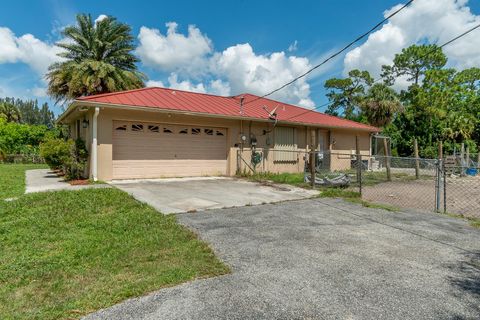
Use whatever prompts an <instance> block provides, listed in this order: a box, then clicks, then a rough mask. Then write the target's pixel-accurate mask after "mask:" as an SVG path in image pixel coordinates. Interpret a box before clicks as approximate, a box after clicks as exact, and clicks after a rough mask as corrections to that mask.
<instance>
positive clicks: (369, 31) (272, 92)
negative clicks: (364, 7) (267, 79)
mask: <svg viewBox="0 0 480 320" xmlns="http://www.w3.org/2000/svg"><path fill="white" fill-rule="evenodd" d="M413 1H415V0H410V1H408V2H407V3H406V4H405V5H403V6H402V7H401V8H399V9H398V10H396V11H395V12H393V13H391V14H390V15H389V16H388V17H386V18H385V19H383V20H382V21H380V22H379V23H377V24H376V25H375V26H374V27H372V28H371V29H370V30H368V31H367V32H365V33H364V34H362V35H361V36H359V37H357V38H356V39H355V40H353V41H352V42H350V43H349V44H347V45H346V46H345V47H343V48H342V49H341V50H339V51H337V52H335V53H334V54H332V55H331V56H329V57H328V58H326V59H325V60H323V61H322V62H321V63H319V64H317V65H315V66H314V67H313V68H311V69H309V70H308V71H306V72H304V73H302V74H301V75H299V76H297V77H296V78H294V79H293V80H291V81H289V82H287V83H285V84H284V85H282V86H281V87H278V88H277V89H275V90H272V91H270V92H269V93H267V94H264V95H263V96H260V97H257V98H255V99H253V100H251V101H248V102H245V103H244V105H245V104H248V103H252V102H254V101H257V100H259V99H262V98H265V97H268V96H270V95H272V94H274V93H275V92H277V91H280V90H282V89H283V88H285V87H287V86H289V85H291V84H292V83H294V82H296V81H298V80H299V79H301V78H303V77H305V76H306V75H308V74H309V73H311V72H312V71H314V70H316V69H318V68H320V67H321V66H323V65H324V64H325V63H327V62H328V61H330V60H332V59H333V58H335V57H337V56H338V55H340V54H341V53H342V52H344V51H345V50H347V49H348V48H350V47H351V46H353V45H354V44H355V43H357V42H358V41H360V40H362V39H363V38H365V37H366V36H368V35H369V34H370V33H372V32H373V31H375V30H376V29H377V28H378V27H380V26H381V25H382V24H384V23H385V22H386V21H388V20H389V19H390V18H392V17H393V16H395V15H396V14H398V13H399V12H400V11H402V10H403V9H405V8H406V7H408V6H409V5H410V4H411V3H412V2H413Z"/></svg>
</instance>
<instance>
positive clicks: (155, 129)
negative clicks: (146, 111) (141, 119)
mask: <svg viewBox="0 0 480 320" xmlns="http://www.w3.org/2000/svg"><path fill="white" fill-rule="evenodd" d="M148 132H152V133H158V132H160V128H159V127H158V126H156V125H152V124H150V125H148Z"/></svg>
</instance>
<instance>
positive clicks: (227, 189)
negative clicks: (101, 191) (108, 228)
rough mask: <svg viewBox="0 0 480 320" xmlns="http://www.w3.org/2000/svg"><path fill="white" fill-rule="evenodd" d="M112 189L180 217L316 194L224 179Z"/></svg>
mask: <svg viewBox="0 0 480 320" xmlns="http://www.w3.org/2000/svg"><path fill="white" fill-rule="evenodd" d="M112 185H114V186H116V187H117V188H119V189H121V190H123V191H125V192H128V193H129V194H131V195H133V197H135V199H137V200H139V201H141V202H145V203H148V204H149V205H151V206H152V207H154V208H155V209H157V210H158V211H160V212H162V213H164V214H169V213H182V212H189V211H190V212H191V211H203V210H207V209H220V208H230V207H243V206H249V205H258V204H265V203H274V202H281V201H289V200H298V199H305V198H311V197H313V196H316V195H318V191H315V190H306V189H302V188H296V187H292V186H287V185H285V186H284V185H265V184H260V183H255V182H250V181H246V180H243V179H233V178H226V177H197V178H175V179H145V180H129V181H125V180H121V181H113V182H112Z"/></svg>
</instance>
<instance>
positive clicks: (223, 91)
mask: <svg viewBox="0 0 480 320" xmlns="http://www.w3.org/2000/svg"><path fill="white" fill-rule="evenodd" d="M208 91H209V92H211V93H213V94H216V95H219V96H230V95H231V88H230V84H229V83H228V82H225V81H222V80H219V79H217V80H212V81H210V88H209V90H208Z"/></svg>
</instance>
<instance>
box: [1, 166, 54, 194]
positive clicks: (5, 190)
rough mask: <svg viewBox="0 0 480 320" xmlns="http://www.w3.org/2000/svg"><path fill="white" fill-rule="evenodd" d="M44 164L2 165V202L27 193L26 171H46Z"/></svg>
mask: <svg viewBox="0 0 480 320" xmlns="http://www.w3.org/2000/svg"><path fill="white" fill-rule="evenodd" d="M46 168H48V167H47V166H46V165H44V164H0V200H3V199H7V198H13V197H18V196H21V195H22V194H23V193H24V192H25V171H26V170H30V169H46Z"/></svg>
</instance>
